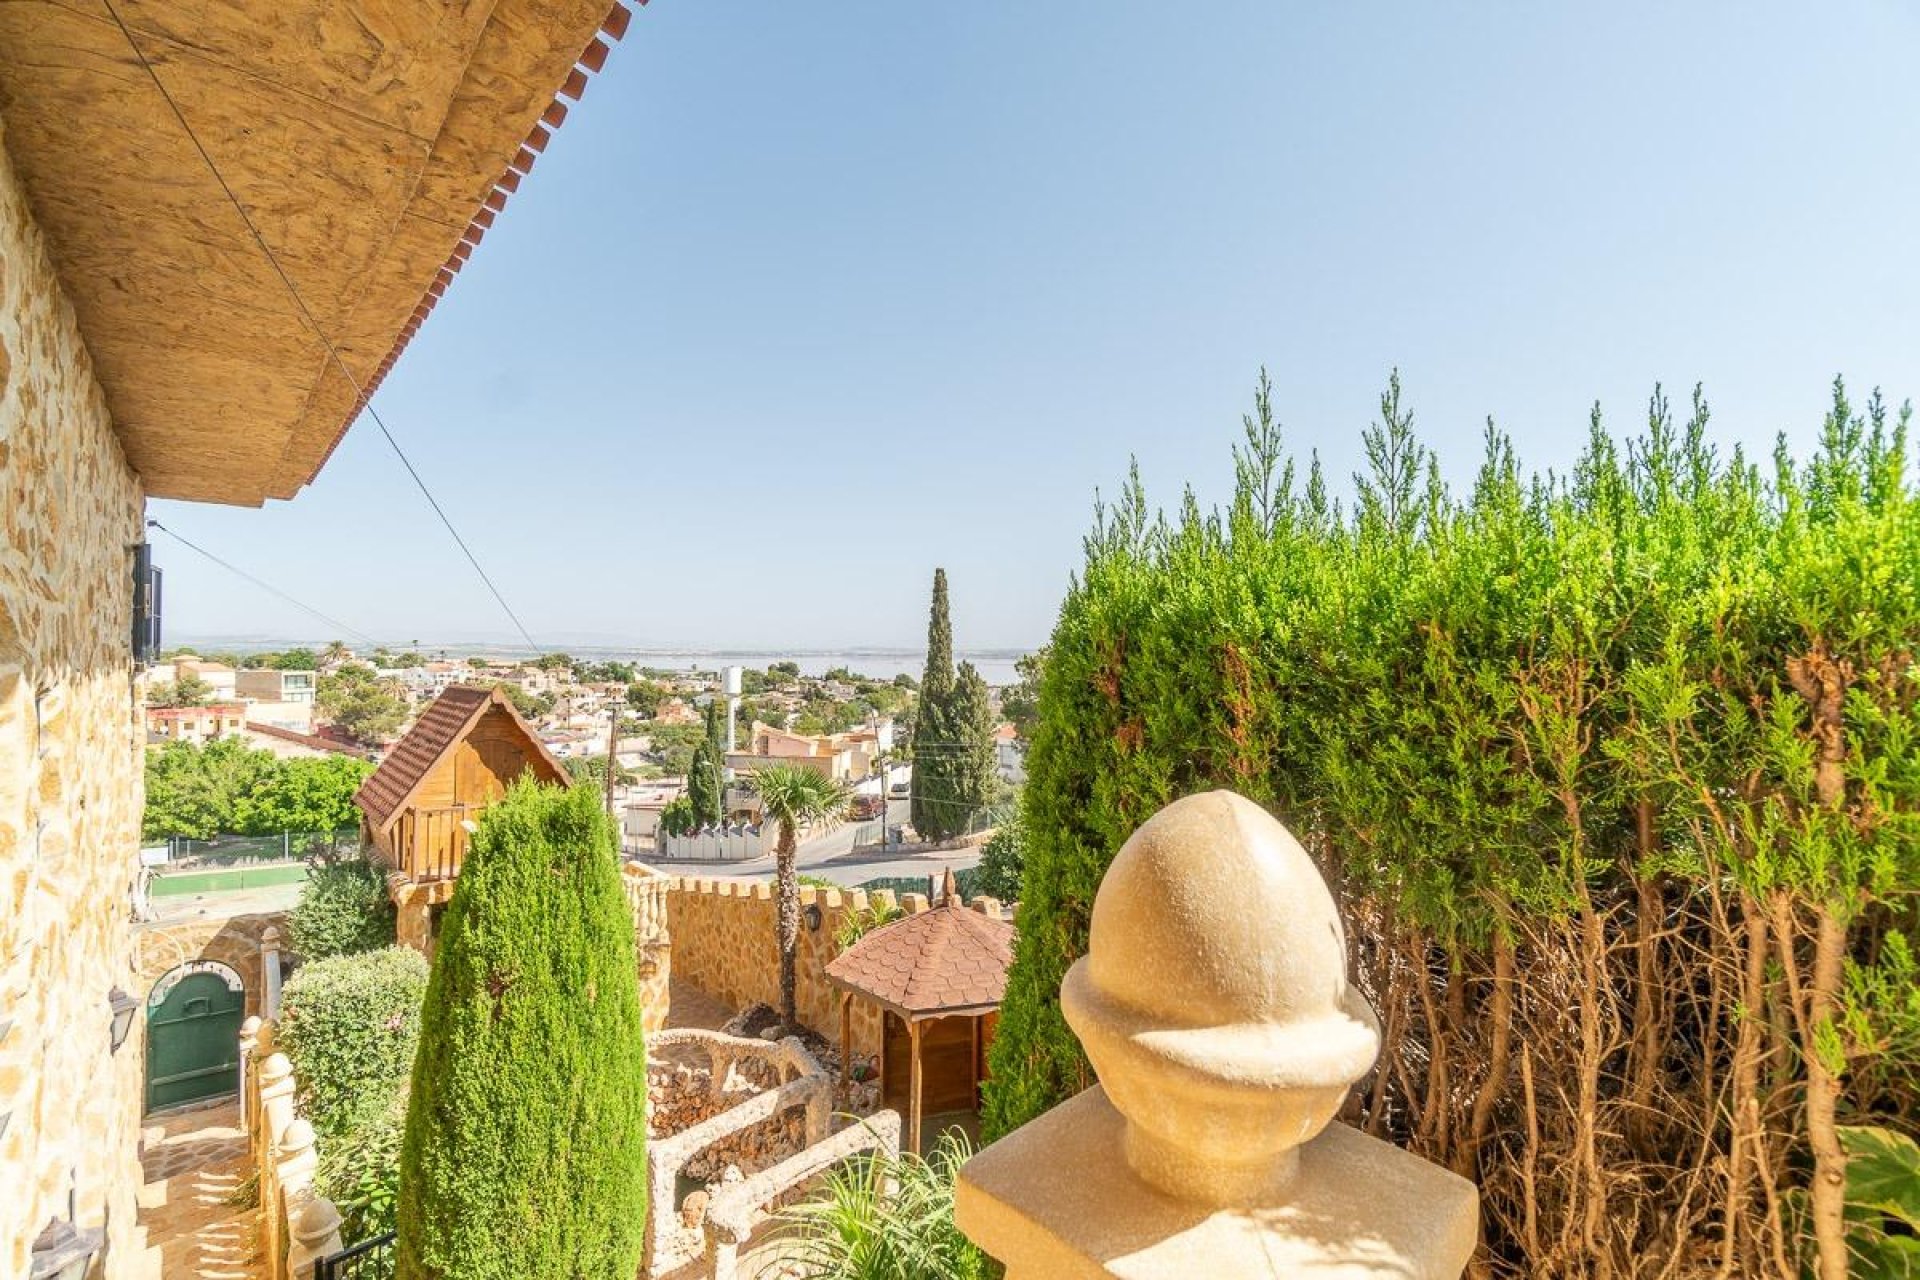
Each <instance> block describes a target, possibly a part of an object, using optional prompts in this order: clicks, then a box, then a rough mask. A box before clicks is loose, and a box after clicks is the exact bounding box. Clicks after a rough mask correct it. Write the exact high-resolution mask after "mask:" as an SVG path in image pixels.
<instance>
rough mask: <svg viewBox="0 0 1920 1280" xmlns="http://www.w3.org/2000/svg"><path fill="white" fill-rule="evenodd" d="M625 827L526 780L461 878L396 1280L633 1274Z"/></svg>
mask: <svg viewBox="0 0 1920 1280" xmlns="http://www.w3.org/2000/svg"><path fill="white" fill-rule="evenodd" d="M618 849H619V844H618V839H617V837H616V834H615V831H614V827H613V822H612V820H611V819H609V818H608V817H607V816H606V814H604V813H603V812H602V811H601V809H600V806H599V797H598V796H597V795H596V794H595V793H594V792H593V790H592V789H591V788H585V787H575V788H572V789H570V790H557V789H554V788H543V787H540V786H538V785H536V784H535V783H533V782H531V781H522V782H520V783H516V784H515V785H514V787H513V788H512V789H511V790H509V791H508V793H507V795H506V796H505V798H503V799H502V800H501V801H500V802H499V803H498V804H495V805H494V806H493V807H491V808H489V809H488V810H487V811H486V814H485V815H484V816H483V817H482V818H481V819H480V824H479V828H478V830H477V831H476V832H475V833H474V836H473V840H472V843H471V846H470V848H469V851H468V853H467V857H466V861H465V863H464V864H463V865H462V867H461V870H460V879H459V882H458V884H457V886H456V888H455V890H454V894H453V901H452V903H451V904H450V905H449V906H448V908H447V915H446V921H445V927H444V932H443V934H442V937H441V941H440V945H439V950H438V954H437V955H436V956H435V959H434V963H433V972H432V976H431V978H430V980H429V982H428V986H427V996H426V1003H425V1005H424V1007H423V1009H422V1013H421V1033H420V1048H419V1052H418V1054H417V1055H416V1056H415V1058H414V1064H413V1090H412V1100H411V1103H410V1105H409V1106H408V1109H407V1124H406V1137H405V1141H404V1144H403V1146H402V1151H401V1165H400V1197H399V1199H400V1220H399V1240H398V1248H397V1253H398V1274H399V1275H400V1276H401V1277H402V1278H403V1280H427V1278H428V1277H432V1280H588V1278H591V1280H631V1277H632V1276H633V1274H634V1271H635V1269H636V1267H637V1266H638V1265H639V1260H640V1246H641V1236H642V1231H643V1226H644V1216H645V1209H646V1189H645V1184H646V1071H645V1062H646V1057H645V1048H644V1046H643V1044H642V1043H641V1030H640V996H639V988H638V984H637V982H636V979H635V968H634V946H633V926H632V922H631V918H630V916H629V914H628V910H627V905H626V900H625V897H624V895H623V893H622V891H621V887H620V875H619V871H618V869H617V866H616V861H617V854H618Z"/></svg>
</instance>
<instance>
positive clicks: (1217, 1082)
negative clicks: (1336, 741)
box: [1060, 791, 1380, 1204]
mask: <svg viewBox="0 0 1920 1280" xmlns="http://www.w3.org/2000/svg"><path fill="white" fill-rule="evenodd" d="M1088 942H1089V945H1088V954H1087V955H1086V956H1085V957H1083V958H1082V959H1080V960H1079V961H1077V962H1076V963H1075V964H1074V966H1073V968H1072V969H1070V970H1068V972H1067V977H1066V981H1065V982H1064V983H1062V985H1061V988H1060V1004H1061V1010H1062V1012H1064V1013H1065V1014H1066V1018H1067V1022H1068V1024H1069V1025H1070V1026H1072V1028H1073V1030H1074V1034H1075V1035H1077V1036H1079V1037H1080V1043H1081V1044H1082V1045H1083V1046H1084V1047H1085V1048H1086V1051H1087V1057H1088V1058H1090V1059H1091V1060H1092V1062H1093V1066H1094V1070H1095V1071H1096V1072H1098V1073H1099V1076H1100V1082H1101V1083H1102V1084H1103V1085H1105V1086H1106V1090H1107V1096H1108V1097H1109V1098H1110V1099H1112V1101H1113V1105H1114V1107H1115V1108H1116V1109H1118V1110H1119V1112H1120V1114H1121V1115H1123V1116H1125V1117H1126V1120H1127V1141H1126V1153H1127V1161H1128V1163H1130V1164H1131V1165H1132V1166H1133V1169H1134V1172H1135V1173H1137V1174H1139V1175H1140V1176H1141V1177H1142V1178H1144V1179H1145V1180H1146V1181H1148V1182H1150V1183H1152V1184H1153V1185H1155V1186H1156V1187H1158V1188H1160V1190H1162V1191H1163V1192H1165V1193H1166V1194H1168V1195H1172V1196H1176V1197H1178V1198H1180V1199H1183V1200H1198V1201H1204V1202H1207V1203H1211V1204H1230V1203H1235V1202H1238V1201H1242V1200H1245V1199H1247V1198H1249V1197H1253V1198H1260V1197H1264V1196H1268V1195H1273V1194H1276V1193H1279V1192H1281V1191H1283V1190H1284V1189H1285V1188H1286V1185H1287V1184H1288V1182H1290V1181H1291V1179H1292V1177H1293V1173H1294V1170H1295V1168H1296V1167H1297V1165H1298V1163H1299V1161H1298V1156H1299V1148H1300V1146H1301V1144H1302V1143H1305V1142H1307V1141H1309V1140H1311V1139H1312V1138H1313V1137H1315V1136H1316V1135H1317V1134H1319V1133H1320V1131H1321V1130H1322V1129H1325V1128H1326V1127H1327V1123H1328V1122H1329V1121H1330V1120H1332V1119H1333V1117H1334V1114H1335V1113H1336V1112H1337V1111H1339V1109H1340V1105H1341V1103H1342V1102H1343V1101H1344V1100H1345V1098H1346V1096H1347V1090H1348V1089H1350V1088H1351V1087H1352V1086H1353V1084H1354V1082H1355V1081H1357V1080H1358V1079H1360V1077H1361V1076H1363V1075H1365V1074H1366V1072H1367V1070H1368V1068H1370V1067H1371V1066H1372V1065H1373V1061H1374V1058H1375V1056H1376V1055H1377V1054H1378V1053H1379V1051H1380V1031H1379V1024H1378V1023H1377V1022H1376V1021H1375V1019H1374V1015H1373V1010H1372V1009H1371V1008H1369V1007H1368V1005H1367V1002H1366V1000H1365V999H1363V998H1362V997H1361V995H1360V993H1359V992H1357V991H1355V990H1353V989H1352V988H1351V987H1349V986H1348V985H1347V973H1346V970H1347V956H1346V945H1345V941H1344V938H1343V936H1342V933H1341V929H1340V917H1339V913H1338V912H1337V911H1336V909H1335V907H1334V904H1333V895H1332V894H1330V893H1329V892H1328V891H1327V886H1326V883H1325V882H1324V881H1323V880H1321V878H1320V873H1319V871H1318V870H1317V869H1316V868H1315V867H1314V865H1313V862H1312V860H1311V859H1309V858H1308V857H1307V854H1306V851H1305V850H1304V849H1302V848H1301V847H1300V843H1299V842H1298V841H1297V840H1295V839H1294V838H1293V835H1292V833H1291V832H1289V831H1288V830H1287V829H1286V828H1285V827H1283V826H1281V825H1280V823H1279V822H1277V821H1275V820H1274V819H1273V817H1272V816H1271V815H1269V814H1268V813H1267V812H1266V811H1265V810H1264V809H1262V808H1260V807H1259V806H1258V805H1256V804H1254V803H1253V802H1252V801H1251V800H1247V799H1245V798H1243V797H1241V796H1238V795H1235V794H1233V793H1232V792H1229V791H1212V792H1208V793H1206V794H1204V795H1196V796H1189V797H1187V798H1186V799H1184V800H1179V801H1176V802H1175V803H1173V804H1171V805H1168V806H1167V807H1166V808H1165V809H1162V810H1161V811H1160V812H1159V813H1158V814H1156V815H1155V816H1154V817H1153V818H1152V819H1150V820H1149V821H1148V822H1147V823H1146V824H1145V825H1144V826H1142V827H1141V828H1140V829H1139V830H1138V831H1136V832H1134V833H1133V836H1132V838H1131V839H1129V840H1128V841H1127V843H1126V844H1125V845H1124V846H1122V847H1121V850H1120V852H1119V854H1118V855H1117V856H1116V857H1115V858H1114V860H1113V865H1112V866H1111V867H1109V868H1108V870H1107V874H1106V878H1105V879H1104V880H1102V881H1101V884H1100V891H1099V893H1098V894H1097V895H1096V896H1095V898H1094V901H1093V924H1092V930H1091V933H1090V936H1089V940H1088Z"/></svg>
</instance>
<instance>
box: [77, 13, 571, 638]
mask: <svg viewBox="0 0 1920 1280" xmlns="http://www.w3.org/2000/svg"><path fill="white" fill-rule="evenodd" d="M103 3H105V5H106V8H107V13H108V14H109V15H110V16H111V17H112V18H113V22H114V25H115V26H117V27H119V28H120V34H121V35H122V36H123V37H124V38H125V39H126V42H127V47H128V48H129V49H131V50H133V56H134V57H135V58H136V59H138V61H139V63H140V66H141V67H142V68H143V69H144V70H145V71H146V73H147V78H148V79H149V80H151V81H153V87H154V88H155V89H157V90H159V92H160V97H161V98H162V99H163V100H164V101H165V102H166V104H167V107H168V108H169V109H170V110H171V111H172V112H173V118H174V119H175V120H177V121H179V123H180V128H181V129H182V130H184V131H185V133H186V135H187V141H188V142H190V143H192V144H193V149H194V150H195V151H197V152H199V153H200V159H201V160H202V161H203V162H204V163H205V164H206V166H207V171H208V172H209V173H211V174H212V175H213V180H214V181H215V182H216V183H218V184H219V185H220V189H221V190H222V191H223V192H225V193H226V196H227V200H228V202H229V203H231V204H232V205H233V207H234V211H235V212H237V213H238V214H239V215H240V220H241V221H242V222H243V223H245V224H246V228H247V231H248V233H249V234H250V235H251V236H252V237H253V242H254V243H255V244H256V245H258V246H259V247H260V252H261V253H262V254H264V255H265V256H266V259H267V265H268V266H270V267H272V268H273V273H274V274H275V275H277V276H278V277H280V283H281V284H283V285H285V286H286V290H287V294H288V296H290V297H291V298H292V299H293V305H294V306H295V307H296V308H298V309H299V312H300V315H301V316H302V318H303V319H305V321H306V324H307V327H308V328H310V329H311V330H313V335H314V337H316V338H318V339H319V340H320V345H321V346H323V347H325V348H326V352H327V357H328V359H330V360H331V361H332V362H333V365H334V367H335V368H337V369H338V370H339V371H340V375H341V376H342V377H344V378H345V379H346V380H347V385H348V386H350V387H351V388H352V389H353V395H354V400H355V401H356V403H359V404H361V405H362V406H363V407H364V409H365V410H366V414H367V416H368V417H369V418H371V419H372V420H373V424H374V425H375V426H376V427H378V428H380V434H381V435H383V436H385V437H386V438H387V443H388V444H389V445H391V446H392V448H393V452H394V456H395V457H397V458H399V459H400V465H401V466H403V467H405V468H406V470H407V474H408V475H410V476H412V477H413V482H414V484H415V485H416V486H418V487H419V490H420V493H421V496H422V497H424V498H426V500H427V505H428V506H430V507H432V508H433V513H434V515H436V516H438V517H440V523H441V524H442V525H444V526H446V530H447V533H448V534H450V535H451V536H452V538H453V541H454V544H455V545H456V546H458V547H459V548H460V551H461V554H463V555H465V556H466V558H467V563H468V564H470V565H472V566H473V571H474V572H475V573H477V574H479V575H480V581H481V582H483V583H485V584H486V587H487V590H488V591H490V592H492V593H493V598H494V600H495V601H497V602H498V603H499V605H500V608H501V610H502V611H503V612H505V614H506V615H507V617H508V618H509V619H511V620H512V622H513V625H514V627H515V629H516V630H518V631H519V632H520V636H521V638H522V639H523V640H525V641H526V642H527V645H528V647H529V648H531V649H532V650H533V651H534V652H535V653H539V654H544V653H545V652H546V650H545V649H542V648H541V647H540V645H539V643H538V642H537V641H535V640H534V638H533V634H532V633H531V632H529V631H528V630H527V628H526V625H525V624H524V623H522V622H521V621H520V615H519V614H517V613H515V612H514V611H513V606H512V605H510V604H508V603H507V598H506V596H504V595H502V594H501V592H500V588H499V587H497V586H495V585H494V581H493V578H492V577H491V576H490V575H489V574H488V573H487V571H486V570H485V569H483V568H482V567H481V566H480V559H479V557H478V556H476V555H474V553H473V548H471V547H469V546H468V545H467V540H466V539H465V538H463V537H461V536H460V531H459V530H458V529H456V528H454V525H453V521H452V520H451V519H450V518H449V517H448V516H447V513H446V511H445V510H444V509H443V508H442V507H441V506H440V501H439V499H437V498H435V497H434V496H433V490H431V489H429V488H428V487H427V482H426V480H425V479H424V478H422V477H421V475H420V472H419V470H418V469H417V468H416V467H415V466H414V465H413V460H412V459H410V458H408V457H407V452H406V450H404V449H402V448H401V447H400V441H399V440H397V439H395V438H394V434H393V432H392V431H390V430H388V428H387V424H386V421H385V420H384V419H382V418H381V416H380V411H379V410H378V409H375V408H374V407H373V399H372V397H371V396H369V395H368V394H367V393H366V391H365V389H364V388H362V387H361V385H360V380H359V379H358V378H356V377H354V376H353V371H352V370H351V369H349V368H347V362H346V361H345V360H344V359H342V358H341V355H340V350H339V348H338V347H336V346H334V344H333V339H331V338H329V337H328V336H327V333H326V330H325V329H323V328H321V326H320V321H319V319H318V318H317V317H316V316H315V315H314V314H313V311H312V310H311V309H310V308H309V307H308V306H307V302H306V299H305V298H303V297H302V296H301V294H300V290H299V288H298V287H297V286H295V284H294V283H293V278H292V277H291V276H289V275H288V274H287V271H286V268H284V267H282V266H281V265H280V259H279V256H278V255H276V254H275V253H274V251H273V247H272V246H271V245H269V244H268V243H267V238H266V236H264V235H262V234H261V232H260V228H259V227H258V226H257V225H255V223H254V221H253V215H251V214H249V213H248V212H247V207H246V205H244V204H242V203H241V201H240V197H239V196H238V195H237V194H235V192H234V190H233V187H232V186H230V185H229V184H228V182H227V179H226V176H225V175H224V174H223V173H221V171H220V166H219V165H218V164H216V163H215V162H214V159H213V155H212V154H211V153H210V152H209V151H208V150H207V148H206V146H205V145H204V144H202V143H201V141H200V135H199V134H198V133H196V132H194V128H193V126H192V125H191V124H189V123H188V122H187V117H186V113H185V112H184V111H182V110H181V109H180V104H179V103H177V102H175V101H174V98H173V94H171V93H170V92H168V91H167V86H166V84H165V83H164V82H163V81H162V80H161V79H160V73H159V72H158V71H156V70H155V69H154V66H153V63H152V62H150V61H149V60H148V59H147V55H146V52H145V51H144V50H143V49H141V48H140V43H139V41H137V40H135V39H134V38H133V32H132V30H131V29H130V28H129V27H128V26H127V24H126V21H125V20H124V19H122V18H121V16H120V10H119V7H118V6H117V5H116V4H115V3H114V0H103ZM175 536H178V535H175Z"/></svg>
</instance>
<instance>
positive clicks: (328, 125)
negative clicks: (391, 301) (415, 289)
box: [147, 45, 427, 333]
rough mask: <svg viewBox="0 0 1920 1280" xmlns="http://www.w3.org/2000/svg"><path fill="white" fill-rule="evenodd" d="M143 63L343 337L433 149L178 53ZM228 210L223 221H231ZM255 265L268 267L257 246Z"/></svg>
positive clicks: (161, 50)
mask: <svg viewBox="0 0 1920 1280" xmlns="http://www.w3.org/2000/svg"><path fill="white" fill-rule="evenodd" d="M147 56H148V58H149V59H150V60H151V61H152V63H153V66H154V70H155V71H156V73H157V74H158V75H159V77H160V80H161V83H163V84H165V85H166V86H167V91H168V93H170V94H171V95H172V97H173V99H174V101H175V102H176V103H177V104H178V105H179V107H180V110H181V112H182V113H183V114H184V115H185V116H186V118H187V122H188V123H189V124H190V125H192V126H193V131H194V133H195V135H196V136H197V137H198V138H199V139H200V144H201V146H203V147H205V148H206V149H207V152H208V153H209V154H210V155H211V156H212V157H213V162H214V164H216V165H218V166H219V169H220V172H221V174H222V175H224V176H225V178H226V180H227V185H228V186H230V187H232V188H233V192H234V194H235V195H236V196H238V197H239V199H240V203H241V204H242V205H244V206H245V207H246V210H247V214H248V217H250V218H251V219H252V221H253V224H254V226H255V227H257V228H258V229H259V231H260V234H261V236H262V238H264V239H265V240H266V242H267V244H268V246H269V247H270V248H271V249H272V250H273V255H274V257H275V258H276V259H277V260H278V261H279V263H280V266H281V267H282V268H283V269H284V270H285V271H286V272H287V274H288V275H289V276H291V277H292V278H293V282H294V284H295V286H297V287H298V289H299V291H300V296H301V298H302V299H303V300H304V301H305V302H306V305H307V307H308V308H309V309H310V310H311V311H312V312H313V313H314V315H315V316H316V317H317V318H318V319H319V321H320V323H321V324H322V325H323V326H324V327H325V328H326V329H327V331H328V332H329V333H331V332H333V331H334V330H336V329H337V328H338V326H339V324H340V321H341V319H342V318H343V317H344V316H345V315H346V313H347V311H348V310H350V309H351V307H352V304H353V301H354V299H356V298H357V297H358V296H359V293H360V291H361V290H362V289H363V288H364V287H365V282H364V280H363V276H364V273H365V272H366V269H367V267H368V265H369V264H370V263H371V262H372V261H373V260H374V259H375V258H376V257H378V256H379V254H380V252H381V250H382V248H383V247H384V246H385V244H386V241H387V237H388V236H389V235H390V234H391V233H392V230H393V226H394V224H395V223H396V222H397V221H398V220H399V218H400V215H401V213H402V212H404V211H405V209H406V207H407V203H408V200H409V198H410V197H411V195H412V192H413V187H414V185H415V183H416V182H417V181H418V179H419V175H420V169H421V166H422V165H424V164H425V163H426V158H427V144H426V143H424V142H421V141H420V140H418V139H417V138H414V137H412V136H411V135H409V134H406V133H403V132H401V131H400V130H398V129H394V128H391V127H389V126H386V125H379V124H374V123H371V122H369V121H368V120H366V119H365V118H363V117H361V116H356V115H352V114H350V113H348V112H344V111H334V110H329V109H327V108H326V107H324V106H322V105H320V104H319V103H318V102H316V101H314V100H313V99H312V98H309V97H307V96H305V95H303V94H295V93H289V92H287V91H285V90H283V89H280V88H278V87H276V86H273V85H269V84H266V83H265V82H262V81H258V80H252V79H250V78H248V77H245V76H242V75H240V74H239V73H237V72H234V71H232V70H230V69H229V68H226V67H223V66H220V65H219V64H217V63H211V62H206V61H204V60H203V59H201V58H200V57H199V56H198V55H196V54H192V53H189V52H187V51H184V50H180V49H178V48H176V47H174V46H170V45H158V46H156V47H154V48H151V49H148V50H147ZM203 167H204V165H203ZM225 212H226V215H227V216H226V217H224V218H222V219H221V222H222V224H225V223H226V222H228V221H231V220H232V218H233V216H234V215H233V212H232V207H231V205H228V206H227V209H226V211H225ZM242 229H243V234H246V238H247V242H248V243H249V244H253V237H252V235H251V233H245V231H244V224H242ZM179 232H180V233H181V234H186V235H192V234H193V231H192V229H191V228H190V227H182V228H179ZM255 256H256V257H260V258H262V260H264V255H261V254H260V253H259V252H258V247H257V245H256V246H255ZM269 270H271V267H269ZM275 279H276V280H277V279H278V277H277V276H276V277H275ZM278 288H279V291H280V292H281V294H282V295H283V296H285V294H286V286H285V285H284V284H280V285H279V286H278Z"/></svg>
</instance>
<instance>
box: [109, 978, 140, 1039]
mask: <svg viewBox="0 0 1920 1280" xmlns="http://www.w3.org/2000/svg"><path fill="white" fill-rule="evenodd" d="M139 1007H140V1002H139V1001H138V1000H135V999H134V998H133V997H132V996H130V995H128V994H127V993H126V992H124V991H122V990H121V989H120V988H119V987H117V986H116V987H115V988H114V989H113V990H111V991H109V992H107V1008H108V1009H110V1010H112V1011H113V1033H112V1045H111V1048H112V1050H113V1052H115V1053H118V1052H120V1046H121V1045H123V1044H125V1043H126V1042H127V1032H128V1031H130V1030H132V1028H133V1014H134V1010H136V1009H138V1008H139Z"/></svg>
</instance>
